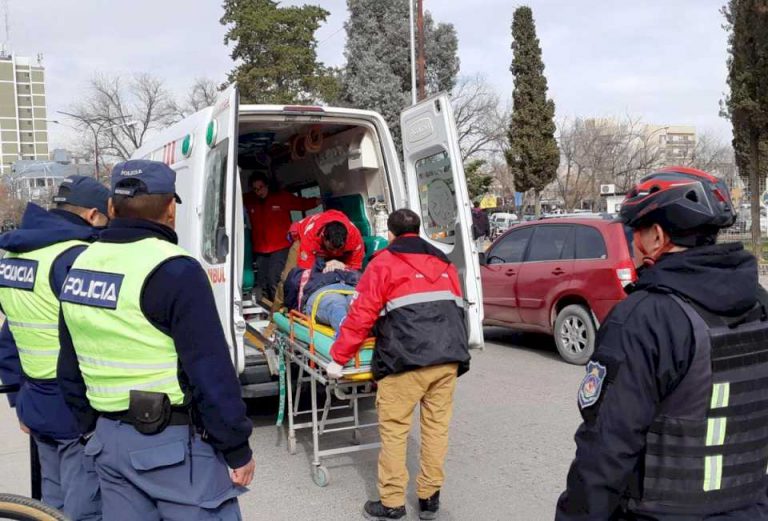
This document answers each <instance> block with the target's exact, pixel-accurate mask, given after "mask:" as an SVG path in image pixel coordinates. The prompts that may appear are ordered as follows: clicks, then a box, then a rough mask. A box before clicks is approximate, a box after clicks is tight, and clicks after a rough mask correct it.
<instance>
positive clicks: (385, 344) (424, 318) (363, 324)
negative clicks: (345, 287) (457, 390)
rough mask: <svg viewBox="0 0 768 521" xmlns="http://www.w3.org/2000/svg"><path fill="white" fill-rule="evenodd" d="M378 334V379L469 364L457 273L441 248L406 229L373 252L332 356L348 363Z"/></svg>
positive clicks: (374, 368)
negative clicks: (385, 246)
mask: <svg viewBox="0 0 768 521" xmlns="http://www.w3.org/2000/svg"><path fill="white" fill-rule="evenodd" d="M371 333H373V336H375V337H376V347H375V350H374V352H373V360H372V362H371V366H372V367H371V369H372V371H373V375H374V377H375V378H376V379H377V380H380V379H381V378H384V377H385V376H388V375H390V374H397V373H402V372H405V371H409V370H412V369H417V368H420V367H428V366H433V365H440V364H447V363H452V362H458V363H459V374H463V373H464V372H466V371H467V370H468V369H469V359H470V356H469V339H468V333H467V326H466V322H465V316H464V299H463V297H462V292H461V285H460V284H459V275H458V272H457V270H456V267H455V266H453V264H451V263H450V261H449V260H448V259H447V258H446V257H445V255H444V254H443V252H441V251H440V250H438V249H437V248H435V247H433V246H432V245H430V244H429V243H427V242H426V241H425V240H423V239H421V238H420V237H418V236H417V235H415V234H414V235H411V234H407V235H402V236H400V237H398V238H397V239H396V240H395V241H394V242H392V244H390V245H389V247H387V248H386V249H384V250H381V251H380V252H378V253H377V254H376V255H374V257H373V259H372V260H371V262H370V263H369V264H368V266H367V268H366V270H365V272H364V273H363V276H362V278H361V279H360V282H359V283H358V285H357V293H356V296H355V298H354V300H353V301H352V305H351V306H350V308H349V313H348V314H347V318H346V319H345V320H344V322H342V324H341V328H340V329H339V334H338V337H337V339H336V341H335V342H334V344H333V347H332V348H331V357H332V358H333V359H334V360H335V361H336V362H337V363H339V364H341V365H345V364H346V363H347V362H349V360H350V359H352V357H354V356H355V354H356V353H357V351H358V350H359V349H360V346H361V345H362V343H363V341H364V340H365V339H366V338H368V337H370V336H371Z"/></svg>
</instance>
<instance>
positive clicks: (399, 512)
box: [363, 501, 405, 521]
mask: <svg viewBox="0 0 768 521" xmlns="http://www.w3.org/2000/svg"><path fill="white" fill-rule="evenodd" d="M363 514H364V515H365V518H366V519H370V520H371V521H386V520H387V519H402V518H404V517H405V505H403V506H401V507H395V508H389V507H385V506H384V505H382V504H381V501H366V502H365V507H363Z"/></svg>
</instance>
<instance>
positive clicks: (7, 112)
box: [0, 55, 48, 175]
mask: <svg viewBox="0 0 768 521" xmlns="http://www.w3.org/2000/svg"><path fill="white" fill-rule="evenodd" d="M46 117H47V114H46V105H45V70H44V68H43V66H42V65H41V64H40V63H39V62H38V61H37V60H33V59H31V58H24V57H21V56H15V55H0V175H5V174H9V173H10V172H11V166H12V165H13V164H14V163H15V162H16V161H19V160H32V161H34V160H43V159H48V126H47V125H48V124H47V122H46Z"/></svg>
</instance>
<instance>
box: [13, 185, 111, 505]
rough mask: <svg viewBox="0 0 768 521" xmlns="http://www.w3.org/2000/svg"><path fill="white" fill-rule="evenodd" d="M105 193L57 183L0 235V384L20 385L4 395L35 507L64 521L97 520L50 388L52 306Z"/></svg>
mask: <svg viewBox="0 0 768 521" xmlns="http://www.w3.org/2000/svg"><path fill="white" fill-rule="evenodd" d="M108 198H109V190H107V189H106V188H105V187H104V186H102V185H100V184H99V183H98V182H97V181H95V180H94V179H92V178H89V177H84V176H71V177H67V178H65V179H64V180H63V181H62V183H61V185H60V187H59V189H58V193H57V195H56V196H55V197H54V199H53V201H54V203H55V208H54V209H52V210H50V211H45V210H44V209H42V208H41V207H39V206H37V205H35V204H32V203H30V204H28V205H27V208H26V210H25V212H24V217H23V219H22V223H21V228H19V229H18V230H15V231H11V232H8V233H5V234H3V235H1V236H0V248H2V249H4V250H7V251H8V252H9V253H8V254H7V255H6V256H5V257H4V258H3V259H1V260H0V307H2V310H3V313H4V314H5V315H6V322H5V324H4V325H3V328H2V331H0V378H2V380H3V383H6V384H12V383H21V388H20V391H19V393H18V396H12V397H11V405H15V407H16V413H17V415H18V417H19V422H20V423H21V428H22V430H23V431H24V432H26V433H29V434H30V435H31V436H32V437H33V438H34V439H35V442H36V443H37V447H38V452H39V455H40V465H41V473H42V494H43V498H42V499H43V501H44V502H45V503H46V504H48V505H51V506H52V507H55V508H58V509H60V510H62V511H63V512H64V513H65V514H66V515H67V516H69V517H70V518H72V519H77V520H81V519H86V520H90V519H101V504H100V498H99V484H98V479H97V476H96V473H95V472H94V471H93V468H92V467H89V466H87V465H85V461H84V456H83V446H82V445H81V444H80V443H79V437H80V433H79V431H78V428H77V424H76V422H75V418H74V416H73V415H72V413H71V412H70V411H69V408H67V406H66V404H65V403H64V399H63V398H62V395H61V392H60V391H59V386H58V384H57V383H56V361H57V358H58V353H59V335H58V323H59V300H58V295H59V293H60V291H61V287H62V284H63V283H64V278H65V277H66V274H67V271H68V270H69V267H70V266H71V265H72V263H73V262H74V261H75V259H76V258H77V256H78V255H80V254H81V253H82V252H83V250H84V249H85V248H86V246H87V244H88V243H89V242H90V241H91V240H92V239H93V238H95V237H96V234H97V230H96V228H94V227H99V226H104V225H105V224H106V223H107V215H106V214H107V199H108Z"/></svg>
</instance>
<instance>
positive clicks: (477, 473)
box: [0, 329, 584, 521]
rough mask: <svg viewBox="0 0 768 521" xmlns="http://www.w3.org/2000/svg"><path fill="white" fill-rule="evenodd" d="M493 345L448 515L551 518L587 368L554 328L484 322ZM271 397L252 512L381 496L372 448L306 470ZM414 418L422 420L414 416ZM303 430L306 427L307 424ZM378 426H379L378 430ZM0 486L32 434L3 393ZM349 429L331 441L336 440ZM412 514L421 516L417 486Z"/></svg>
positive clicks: (351, 515) (357, 505) (23, 487)
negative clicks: (508, 327) (559, 349)
mask: <svg viewBox="0 0 768 521" xmlns="http://www.w3.org/2000/svg"><path fill="white" fill-rule="evenodd" d="M486 333H487V347H486V349H485V351H483V352H475V353H474V355H473V361H472V369H471V371H470V372H469V373H468V374H466V375H465V376H463V377H461V378H460V380H459V385H458V387H457V392H456V403H455V412H454V420H453V424H452V431H451V445H450V450H449V453H448V459H447V464H446V467H447V468H446V471H447V482H446V484H445V487H444V488H443V492H442V495H441V499H442V512H441V513H442V515H441V519H442V520H443V521H450V520H454V521H465V520H470V519H477V520H483V521H491V520H499V521H501V520H505V521H508V520H520V521H523V520H525V521H538V520H547V519H552V518H553V514H554V504H555V501H556V499H557V496H558V494H559V493H560V492H561V490H562V488H563V486H564V483H565V476H566V473H567V470H568V465H569V463H570V461H571V459H572V457H573V452H574V448H575V446H574V443H573V433H574V431H575V429H576V427H577V426H578V423H579V415H578V412H577V409H576V389H577V386H578V384H579V382H580V380H581V376H582V374H583V371H584V369H583V368H581V367H576V366H571V365H568V364H566V363H564V362H561V361H560V359H559V358H558V356H557V353H556V351H555V348H554V344H553V342H552V340H551V339H550V338H547V337H541V336H534V335H519V334H515V333H511V332H506V331H503V330H500V329H488V330H486ZM275 403H276V402H275V401H274V400H271V401H270V400H262V401H257V402H252V403H251V404H250V407H249V409H250V413H251V417H252V418H253V420H254V424H255V426H256V428H255V429H254V433H253V436H252V438H251V442H252V446H253V447H254V449H255V453H256V463H257V469H256V477H255V479H254V481H253V484H252V485H251V487H250V492H248V493H247V494H246V495H244V496H242V498H241V508H242V511H243V518H244V519H246V520H270V521H283V520H284V521H289V520H290V521H295V520H297V519H312V520H316V521H326V520H327V521H331V520H333V521H337V520H354V519H360V518H361V517H362V516H361V514H360V513H361V510H362V505H363V502H364V501H365V500H366V499H368V498H375V497H377V493H376V453H375V451H368V452H361V453H357V454H352V455H345V456H339V457H335V458H329V459H327V460H326V461H325V464H326V466H327V467H328V468H329V470H330V473H331V482H330V484H329V485H328V486H327V487H326V488H319V487H317V486H315V485H314V483H313V482H312V479H311V477H310V473H309V469H310V462H311V445H310V443H309V438H308V433H306V434H304V435H301V434H300V436H299V440H298V441H299V443H298V452H297V454H296V455H294V456H291V455H289V454H288V450H287V448H286V444H285V438H284V435H283V431H282V430H281V429H279V428H277V427H275V426H274V421H275V414H274V413H275ZM416 423H417V422H416ZM305 432H306V431H305ZM372 434H373V433H372ZM0 439H2V440H3V441H2V444H0V491H1V492H14V493H19V494H29V469H28V459H27V450H28V449H27V441H26V439H25V436H24V435H23V434H22V433H21V432H20V431H19V430H18V428H17V423H16V420H15V414H14V413H13V411H11V410H10V409H9V408H8V406H7V402H5V400H0ZM348 439H349V436H348V435H338V436H336V438H335V439H334V438H331V439H330V440H329V441H328V444H329V445H333V446H339V445H344V444H346V443H347V442H348ZM417 456H418V432H417V431H414V432H413V433H412V435H411V439H410V442H409V468H410V470H411V473H412V475H414V476H415V474H416V471H417V469H418V461H417ZM408 508H409V517H408V519H417V518H418V515H417V509H418V507H417V499H416V495H415V491H414V488H413V486H411V487H410V489H409V494H408Z"/></svg>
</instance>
